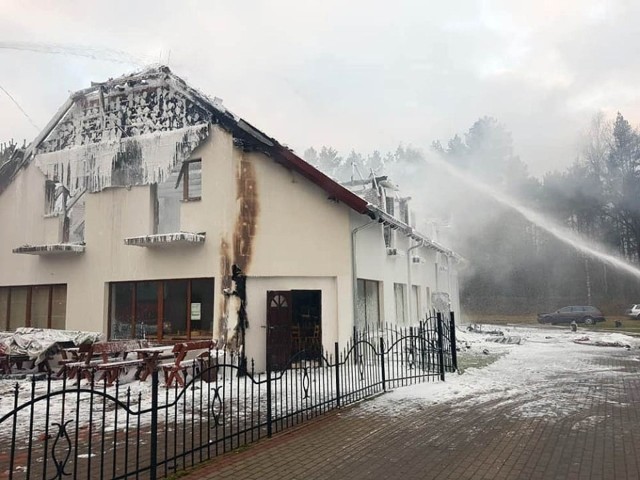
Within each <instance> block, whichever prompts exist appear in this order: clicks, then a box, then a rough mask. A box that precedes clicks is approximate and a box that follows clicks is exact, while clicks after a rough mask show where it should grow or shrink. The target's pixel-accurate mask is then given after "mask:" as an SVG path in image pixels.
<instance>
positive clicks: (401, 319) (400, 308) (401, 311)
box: [393, 283, 407, 325]
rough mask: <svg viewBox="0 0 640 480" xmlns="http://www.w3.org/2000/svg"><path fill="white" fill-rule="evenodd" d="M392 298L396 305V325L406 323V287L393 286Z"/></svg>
mask: <svg viewBox="0 0 640 480" xmlns="http://www.w3.org/2000/svg"><path fill="white" fill-rule="evenodd" d="M393 296H394V298H395V304H396V323H397V324H401V325H406V323H407V286H406V285H405V284H404V283H394V284H393Z"/></svg>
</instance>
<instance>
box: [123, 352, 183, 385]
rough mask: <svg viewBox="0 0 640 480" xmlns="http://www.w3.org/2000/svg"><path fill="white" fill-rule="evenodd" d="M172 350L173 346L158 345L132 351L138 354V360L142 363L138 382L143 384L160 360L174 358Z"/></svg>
mask: <svg viewBox="0 0 640 480" xmlns="http://www.w3.org/2000/svg"><path fill="white" fill-rule="evenodd" d="M173 349H174V346H173V345H158V346H153V347H145V348H137V349H135V350H133V352H134V353H137V354H138V358H139V359H141V360H142V361H143V362H144V364H143V366H142V368H141V369H140V373H139V374H138V378H139V379H140V381H142V382H144V381H145V380H146V379H147V378H148V377H149V375H151V374H152V373H153V371H154V370H155V369H156V368H158V365H159V364H160V361H161V360H164V359H167V358H174V353H173Z"/></svg>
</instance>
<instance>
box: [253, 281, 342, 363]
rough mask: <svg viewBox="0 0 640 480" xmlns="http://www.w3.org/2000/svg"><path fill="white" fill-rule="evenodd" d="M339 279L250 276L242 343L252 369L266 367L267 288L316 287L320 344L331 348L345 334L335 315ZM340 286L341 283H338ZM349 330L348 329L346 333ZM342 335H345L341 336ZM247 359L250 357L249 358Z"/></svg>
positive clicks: (307, 288)
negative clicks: (246, 324) (319, 318)
mask: <svg viewBox="0 0 640 480" xmlns="http://www.w3.org/2000/svg"><path fill="white" fill-rule="evenodd" d="M339 289H340V288H339V282H338V279H337V278H336V277H251V278H249V279H248V280H247V299H248V300H247V315H248V317H249V329H248V330H247V332H246V334H247V337H246V346H247V352H249V356H250V357H253V359H254V360H255V362H256V369H257V370H258V371H262V370H264V369H265V368H266V345H267V291H270V290H285V291H288V290H320V291H321V292H322V294H321V295H322V299H321V302H322V303H321V319H322V327H321V332H322V345H323V346H324V347H325V349H329V350H330V351H333V350H332V349H331V348H332V346H333V344H334V343H335V342H340V341H342V342H346V340H347V339H348V337H349V335H347V334H346V332H342V335H341V328H340V327H341V325H340V324H341V323H342V324H348V322H340V320H339V319H340V318H344V317H339V308H338V307H339V305H340V300H339V298H338V297H339V294H338V290H339ZM342 289H344V286H342ZM349 333H350V332H349ZM345 335H346V336H345ZM249 360H251V358H249Z"/></svg>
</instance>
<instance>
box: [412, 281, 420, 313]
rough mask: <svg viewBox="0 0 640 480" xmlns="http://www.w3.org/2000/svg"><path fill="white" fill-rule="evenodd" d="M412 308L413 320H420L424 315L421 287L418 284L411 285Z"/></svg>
mask: <svg viewBox="0 0 640 480" xmlns="http://www.w3.org/2000/svg"><path fill="white" fill-rule="evenodd" d="M411 302H412V303H411V308H412V309H413V312H412V313H413V315H412V316H413V318H412V319H411V320H412V321H415V322H418V321H419V320H420V318H421V317H422V311H421V310H420V289H419V287H418V286H417V285H411Z"/></svg>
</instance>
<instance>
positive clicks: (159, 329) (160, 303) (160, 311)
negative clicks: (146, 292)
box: [107, 277, 215, 342]
mask: <svg viewBox="0 0 640 480" xmlns="http://www.w3.org/2000/svg"><path fill="white" fill-rule="evenodd" d="M197 280H210V281H211V282H212V286H211V295H212V304H213V306H214V311H215V278H214V277H192V278H162V279H153V280H130V281H118V282H109V283H108V295H109V300H108V312H107V317H108V322H107V324H108V325H107V336H108V337H109V339H113V338H112V336H113V335H112V333H113V332H112V326H113V294H114V293H113V292H114V286H115V285H123V284H129V285H131V287H132V290H133V294H132V298H131V307H130V308H131V310H130V313H131V325H130V327H131V330H130V331H131V338H141V337H140V335H139V332H137V326H138V325H139V324H140V323H139V322H138V311H137V306H138V299H137V292H138V288H137V285H138V284H140V283H155V284H156V302H157V303H156V307H157V318H156V334H155V338H156V339H157V341H159V342H162V341H178V339H177V338H176V337H172V338H171V339H169V340H164V330H163V329H164V325H163V324H164V322H165V315H164V289H165V284H166V283H167V282H171V281H184V282H187V293H186V300H187V304H186V312H185V315H186V332H185V335H184V336H179V340H185V339H186V340H191V339H194V338H195V339H201V338H210V336H196V337H194V336H193V335H192V332H193V331H192V329H191V299H192V283H193V281H197ZM214 311H212V314H211V329H212V330H211V334H213V328H214V320H215V318H214ZM142 335H143V336H146V333H144V332H143V334H142Z"/></svg>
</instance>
